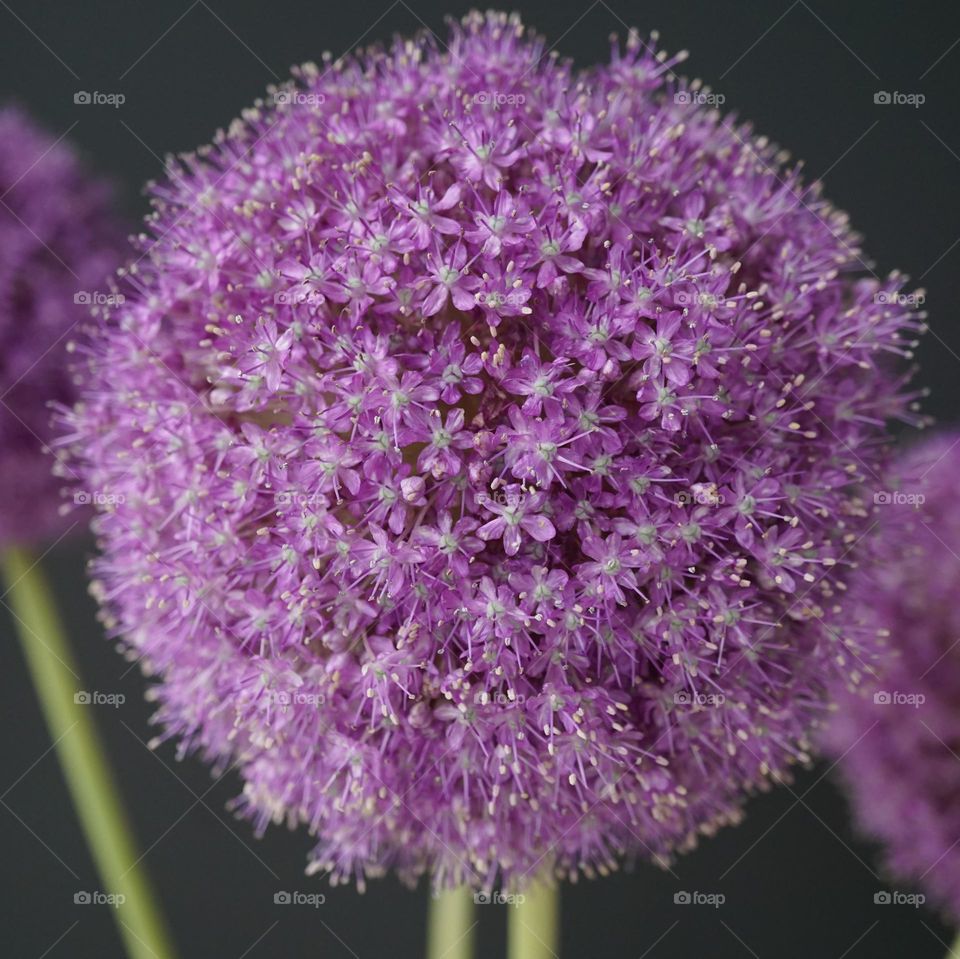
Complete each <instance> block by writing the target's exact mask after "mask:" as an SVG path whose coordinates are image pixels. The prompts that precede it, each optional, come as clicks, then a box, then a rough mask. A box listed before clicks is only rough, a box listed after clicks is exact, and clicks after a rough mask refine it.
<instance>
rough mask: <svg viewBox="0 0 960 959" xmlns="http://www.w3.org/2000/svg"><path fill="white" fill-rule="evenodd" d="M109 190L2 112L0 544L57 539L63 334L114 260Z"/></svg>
mask: <svg viewBox="0 0 960 959" xmlns="http://www.w3.org/2000/svg"><path fill="white" fill-rule="evenodd" d="M121 239H122V234H120V233H118V232H117V230H116V228H115V225H114V223H113V222H112V220H111V218H110V215H109V213H108V191H107V189H106V187H105V186H104V185H103V184H101V183H97V182H94V181H92V180H89V179H88V178H87V176H86V175H85V173H84V172H83V170H82V169H81V167H80V165H79V163H78V162H77V160H76V158H75V157H74V155H73V153H72V152H71V150H70V149H69V148H68V146H67V145H66V144H65V143H64V142H62V140H58V141H56V142H55V141H54V140H53V138H52V137H50V136H48V135H47V134H46V133H45V132H42V131H41V130H39V129H37V127H36V126H34V124H33V123H32V121H30V120H29V119H28V118H27V116H26V115H25V114H24V113H22V112H21V111H20V110H18V109H15V108H12V107H5V108H2V109H0V546H6V545H9V544H11V543H15V542H17V543H20V542H33V541H36V540H42V539H45V538H47V537H50V536H56V535H58V534H59V533H61V532H63V531H64V530H65V529H66V528H67V527H68V526H70V525H71V524H74V523H75V522H76V520H75V519H71V518H67V517H65V516H63V515H61V514H60V512H59V509H58V508H59V506H60V503H61V486H62V485H63V484H62V481H60V480H57V479H55V478H54V477H53V475H52V473H51V467H52V465H53V460H52V458H51V457H50V455H49V454H48V452H47V450H46V444H47V443H48V441H49V440H50V439H51V434H52V430H51V426H50V417H51V411H50V409H49V406H50V404H51V403H66V402H72V401H73V398H74V395H75V394H74V391H73V389H72V386H71V382H70V376H69V373H68V372H67V368H66V365H67V364H66V361H67V357H66V345H65V344H66V337H67V336H68V334H69V332H70V330H71V329H72V328H73V327H74V326H75V325H76V324H77V322H78V321H81V320H82V319H83V318H84V317H85V316H86V315H87V313H88V312H89V306H87V305H85V304H89V303H91V302H92V301H93V300H94V299H95V298H96V297H97V295H98V294H102V293H103V284H104V280H105V278H106V276H107V275H108V273H109V272H110V271H111V270H112V269H114V268H115V267H116V265H117V261H118V259H119V250H120V248H121V242H120V241H121Z"/></svg>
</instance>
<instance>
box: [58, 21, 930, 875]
mask: <svg viewBox="0 0 960 959" xmlns="http://www.w3.org/2000/svg"><path fill="white" fill-rule="evenodd" d="M680 59H681V58H680V57H667V56H657V55H656V54H655V53H654V52H653V51H652V50H651V49H650V47H649V46H648V45H647V44H646V43H644V42H643V41H641V39H640V37H639V36H638V35H637V34H635V33H631V34H630V36H629V38H628V40H627V42H626V45H625V46H624V47H620V46H615V47H614V50H613V54H612V60H611V62H610V63H609V65H606V66H602V67H599V68H596V69H593V70H589V71H586V72H585V73H576V72H574V71H573V69H572V67H571V66H570V65H569V63H567V62H565V61H563V60H560V59H555V58H553V57H551V56H548V55H547V51H546V49H545V46H544V44H543V42H542V41H541V40H539V39H538V38H537V37H535V36H532V35H531V34H529V33H527V32H526V31H525V29H524V28H523V27H522V26H521V25H520V23H519V21H518V20H517V19H516V18H515V17H507V16H505V15H502V14H487V15H479V14H472V15H470V16H469V17H467V18H466V19H465V21H464V22H463V25H462V26H455V27H454V28H453V29H452V30H451V34H450V37H449V41H448V43H440V42H435V41H434V40H432V39H431V38H430V37H428V36H424V37H420V38H418V39H417V40H415V41H404V40H397V41H396V42H395V43H394V44H393V46H392V47H390V48H389V49H386V50H384V49H374V50H371V51H368V52H366V53H364V54H362V55H359V56H358V57H357V58H356V59H345V60H337V61H325V62H324V63H323V64H322V65H320V66H314V65H307V66H304V67H302V68H300V69H299V70H297V71H296V72H295V77H296V80H295V82H294V83H293V84H291V85H288V86H284V87H283V88H281V89H278V90H276V91H273V92H272V94H271V102H262V103H258V104H257V105H256V106H255V107H254V108H253V109H251V110H248V111H246V112H245V114H244V116H243V119H242V120H240V121H237V122H236V123H234V124H232V125H231V126H230V127H229V129H228V131H227V133H226V134H225V135H224V137H223V138H222V140H220V141H219V142H218V143H217V144H216V145H214V146H213V147H210V148H207V149H204V150H203V151H201V152H200V153H198V154H196V155H189V156H186V157H183V158H182V159H181V160H180V161H179V162H177V163H175V164H174V165H173V166H172V167H171V169H170V171H169V179H168V181H167V182H166V183H165V184H164V185H162V186H159V187H157V188H156V190H155V193H154V204H155V213H154V216H153V221H152V223H151V230H150V236H149V237H146V238H144V239H143V241H142V251H141V253H140V260H139V263H138V267H137V270H136V272H135V273H131V275H130V280H131V291H130V295H129V297H128V301H127V302H126V304H125V305H124V306H123V307H122V308H121V309H119V310H116V311H113V314H112V315H111V317H110V318H109V320H108V321H106V322H104V323H102V324H101V325H100V328H99V329H98V330H96V331H95V333H94V335H93V337H92V340H91V342H90V343H89V344H88V345H87V346H86V347H85V350H86V357H87V361H88V363H87V368H86V370H85V377H86V380H87V386H86V389H85V392H84V396H83V401H82V403H81V404H80V405H78V406H77V407H76V408H75V409H74V410H73V411H72V412H71V413H69V414H67V415H66V416H65V421H66V426H65V428H66V430H67V432H68V433H69V437H68V439H67V440H66V442H67V443H68V444H69V445H71V447H72V449H73V457H74V462H75V464H76V468H78V469H80V470H81V471H82V473H83V475H84V476H85V478H86V482H87V483H88V485H90V486H91V487H93V488H97V489H103V490H105V491H108V492H112V493H114V494H117V495H115V496H114V498H113V500H112V501H111V502H110V503H108V504H107V505H106V506H105V507H104V508H102V509H101V511H100V514H99V516H98V518H97V519H96V521H95V529H96V533H97V536H98V538H99V542H100V546H101V549H102V556H101V558H100V559H99V560H98V561H97V562H96V567H95V569H96V590H97V592H98V594H99V596H100V598H101V600H102V602H103V604H104V608H105V610H106V617H107V622H108V624H109V626H110V629H111V632H112V633H113V634H114V635H115V636H116V637H118V638H119V639H120V640H122V641H123V642H124V643H125V644H126V645H127V646H128V647H129V648H130V650H131V651H132V652H134V653H135V654H137V655H139V656H141V657H142V659H143V662H144V664H145V666H146V669H147V671H148V672H149V673H150V674H151V675H153V676H154V677H155V678H156V680H157V686H156V688H155V690H154V695H155V696H156V699H157V701H158V703H159V710H158V714H157V720H158V722H159V723H160V725H161V726H162V728H163V730H164V733H163V735H164V736H168V737H175V738H177V739H178V740H179V741H180V742H181V744H182V749H183V750H184V751H186V750H188V749H196V750H199V751H201V752H202V753H203V754H204V755H206V756H208V757H210V758H211V759H213V760H216V761H218V762H220V763H226V762H231V763H234V764H236V766H237V767H238V768H239V770H240V773H241V775H242V778H243V782H244V788H243V797H242V801H241V803H240V808H241V809H242V810H243V811H245V812H246V813H247V814H248V815H249V816H251V817H252V818H254V819H255V820H256V823H257V826H258V828H259V829H263V828H265V827H266V825H267V824H268V823H269V822H270V821H276V822H288V823H291V824H296V823H305V824H306V825H307V826H308V827H309V829H310V830H311V832H313V833H314V834H315V835H316V837H317V846H316V849H315V850H314V852H313V854H312V861H311V868H312V869H313V870H315V871H322V872H324V873H330V874H331V875H332V876H333V877H334V879H338V880H339V879H348V878H351V877H355V878H356V879H357V881H359V882H362V881H363V879H364V877H366V876H370V875H379V874H382V873H383V872H384V871H385V870H387V869H396V870H397V871H398V872H399V873H400V874H401V875H402V876H403V877H404V878H406V879H415V878H416V877H417V876H420V875H422V874H425V873H426V874H429V875H431V876H432V878H433V880H434V882H435V883H436V884H438V885H447V884H452V883H455V882H459V881H464V880H466V881H469V882H472V883H475V884H478V885H487V886H489V885H491V884H492V883H494V882H496V881H497V880H498V879H500V880H503V881H505V882H507V883H510V884H513V885H522V884H523V883H524V882H526V881H527V880H528V879H529V878H531V877H532V875H533V874H534V873H536V872H539V871H541V870H544V869H552V870H554V871H555V872H556V873H557V874H559V875H571V874H576V873H585V874H588V875H592V874H594V873H595V872H596V871H598V870H599V871H606V870H607V869H609V868H614V867H615V865H616V863H617V862H618V861H619V860H620V859H622V858H624V857H631V856H634V855H642V856H652V857H654V858H657V859H659V860H662V859H664V858H665V857H667V856H668V855H669V854H670V853H671V852H672V851H674V850H678V849H685V848H689V847H690V846H691V845H692V844H693V843H694V841H695V839H696V837H697V835H698V834H701V833H708V832H710V831H712V830H713V829H715V828H716V827H718V826H719V825H722V824H723V823H726V822H731V821H735V820H736V818H737V816H738V810H739V808H740V805H741V803H742V801H743V798H744V796H745V794H746V793H748V792H749V791H751V790H752V789H754V788H762V787H764V786H765V785H766V784H768V783H769V782H770V781H772V780H775V779H776V778H777V777H780V776H783V775H785V774H786V773H787V767H788V766H789V765H790V764H791V763H793V762H795V761H803V760H804V759H805V758H806V756H807V750H808V748H809V739H808V737H809V733H810V730H811V728H812V726H813V725H814V724H815V722H816V721H817V719H818V717H820V716H821V715H822V712H823V709H824V705H825V697H826V687H827V684H828V682H829V680H830V678H831V676H833V675H834V674H835V673H837V672H838V671H839V672H841V673H843V672H846V671H850V670H852V669H854V668H855V667H856V662H857V658H858V656H859V657H861V658H870V657H871V655H872V649H871V648H869V643H868V644H867V645H868V648H866V649H864V650H858V649H856V648H852V649H851V648H848V647H847V646H846V645H845V644H844V640H843V639H842V638H841V637H842V631H841V630H840V629H839V628H838V623H840V622H842V620H843V602H842V601H843V594H842V591H841V590H840V587H841V586H842V584H843V583H844V582H845V580H846V578H847V575H848V570H849V568H850V562H851V552H852V551H853V550H854V548H855V545H856V543H857V541H858V538H859V537H860V536H861V534H863V533H864V532H865V531H866V530H867V529H868V528H869V526H870V523H871V522H872V520H871V519H870V516H869V504H868V503H867V504H865V503H864V501H863V498H862V494H861V493H860V487H861V484H862V483H863V482H864V481H865V480H869V479H870V478H871V475H872V472H873V471H874V470H875V469H877V468H879V465H880V463H881V462H882V460H883V457H884V454H883V433H884V431H883V426H884V423H885V421H886V420H887V419H888V418H891V417H907V418H909V416H910V414H909V412H908V410H907V408H908V405H909V402H910V397H909V396H907V395H905V393H904V390H903V381H902V379H901V378H898V375H896V374H893V373H891V372H890V371H889V367H890V365H891V361H894V363H895V361H896V360H897V359H898V357H899V356H902V355H903V354H905V353H907V352H908V351H909V349H910V342H911V340H912V338H913V336H914V335H915V333H916V332H917V331H918V329H919V328H920V326H921V325H922V324H921V321H920V318H919V316H918V315H917V314H916V313H915V312H914V311H911V309H910V308H909V307H908V306H907V305H904V302H903V301H902V300H901V299H900V298H899V297H898V291H899V290H900V288H901V286H902V283H903V279H902V278H901V277H897V276H892V277H891V278H889V279H888V280H885V281H883V282H878V281H875V280H874V279H872V278H863V277H862V275H861V273H860V270H861V263H860V259H859V254H858V246H857V242H858V241H857V238H856V236H855V235H854V234H852V233H851V232H850V230H849V228H848V225H847V221H846V218H845V217H844V215H843V214H842V213H840V212H838V211H836V210H835V209H833V208H832V207H831V206H830V205H829V204H828V203H827V202H826V201H824V200H823V199H822V198H821V197H820V196H819V193H818V191H817V189H815V188H814V187H809V186H805V185H804V184H803V183H802V182H801V180H800V179H799V175H798V173H797V171H796V170H795V169H792V168H787V167H785V166H784V165H783V162H782V159H781V158H780V157H779V154H778V150H777V148H776V147H774V146H772V145H771V144H769V143H768V142H766V141H765V140H763V139H758V138H756V137H754V136H753V134H752V133H751V131H750V129H749V128H748V127H747V126H745V125H742V124H738V123H736V122H734V121H733V120H731V119H724V118H723V117H721V116H720V115H718V114H717V113H716V112H715V111H709V110H705V109H702V108H700V107H698V106H696V105H695V104H694V105H692V104H691V102H690V100H691V98H690V97H689V96H688V95H683V96H678V95H677V94H680V93H684V94H685V91H686V90H687V89H688V88H687V86H686V85H685V83H684V82H683V81H680V80H678V79H676V77H675V76H674V74H673V68H674V67H675V66H676V64H677V63H678V62H679V60H680Z"/></svg>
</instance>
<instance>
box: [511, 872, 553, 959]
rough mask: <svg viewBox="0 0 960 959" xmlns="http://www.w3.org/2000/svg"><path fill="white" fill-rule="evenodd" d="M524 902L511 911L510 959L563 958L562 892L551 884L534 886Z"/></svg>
mask: <svg viewBox="0 0 960 959" xmlns="http://www.w3.org/2000/svg"><path fill="white" fill-rule="evenodd" d="M523 896H524V898H523V902H521V903H520V905H518V906H513V907H511V908H510V909H509V913H508V918H507V956H508V959H557V957H558V956H559V955H560V890H559V888H558V886H557V885H556V883H553V882H551V881H549V880H548V881H545V882H538V883H534V884H533V885H532V886H531V887H530V888H529V889H527V890H526V891H525V892H524V893H523Z"/></svg>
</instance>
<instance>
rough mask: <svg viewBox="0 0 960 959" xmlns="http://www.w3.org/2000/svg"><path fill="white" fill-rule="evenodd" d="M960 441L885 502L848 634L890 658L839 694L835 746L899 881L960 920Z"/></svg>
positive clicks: (898, 484) (905, 477)
mask: <svg viewBox="0 0 960 959" xmlns="http://www.w3.org/2000/svg"><path fill="white" fill-rule="evenodd" d="M958 474H960V434H958V433H955V432H954V433H945V434H944V435H942V436H938V437H935V438H933V439H931V440H928V441H927V442H926V443H922V444H920V445H919V446H918V447H916V448H915V449H913V450H911V451H910V452H909V453H907V454H906V455H905V456H904V458H903V461H902V462H900V463H899V464H897V467H896V470H895V473H894V475H895V479H894V480H892V481H888V483H887V485H886V487H885V488H878V489H877V492H876V500H877V509H876V518H877V521H878V523H879V531H878V533H877V534H876V535H875V537H874V539H873V540H872V548H871V550H870V551H869V553H870V555H869V561H864V562H863V563H862V564H861V568H860V569H859V570H858V572H857V574H856V576H855V577H854V579H853V582H852V584H851V605H850V613H851V622H850V625H849V627H848V631H849V632H851V633H854V632H860V633H863V634H866V635H868V636H875V637H878V638H879V639H881V640H883V641H884V642H885V643H886V644H887V645H888V647H889V650H888V652H887V655H886V656H885V657H883V658H882V659H881V660H880V662H879V663H876V664H874V668H872V669H868V668H866V666H865V665H864V664H858V663H855V664H854V665H855V666H857V667H859V668H861V669H862V671H863V673H864V681H863V682H862V683H861V684H860V687H859V689H857V690H840V691H839V704H838V708H837V712H836V717H835V719H834V721H833V723H832V724H831V725H830V727H829V729H828V731H827V744H828V748H829V751H830V752H831V754H832V756H833V759H834V760H835V762H836V768H837V770H838V772H839V774H840V776H841V778H842V780H843V782H844V783H845V785H846V787H847V790H848V792H849V795H850V799H851V803H852V806H853V812H854V814H855V818H856V819H857V821H858V823H859V825H860V827H861V828H862V829H863V830H864V831H865V832H866V833H867V834H869V835H870V836H871V837H872V838H874V839H877V840H879V841H880V842H881V843H882V845H883V850H884V859H885V862H886V865H887V867H888V868H889V871H890V873H891V874H892V877H893V879H894V880H895V881H900V882H904V883H912V884H916V885H918V886H919V887H920V888H921V889H923V890H924V891H925V892H926V893H927V895H929V896H930V899H931V901H932V902H933V903H935V904H936V905H938V906H940V907H941V908H943V909H945V910H946V911H948V912H949V913H950V914H951V915H952V916H953V918H955V919H957V918H960V807H958V803H957V800H958V797H960V756H958V752H960V642H958V638H960V605H958V603H957V597H958V595H960V555H958V554H960V500H958V497H957V476H958Z"/></svg>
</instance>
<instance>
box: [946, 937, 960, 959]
mask: <svg viewBox="0 0 960 959" xmlns="http://www.w3.org/2000/svg"><path fill="white" fill-rule="evenodd" d="M947 959H960V933H957V938H956V939H954V940H953V945H952V946H951V947H950V952H949V954H948V955H947Z"/></svg>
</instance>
